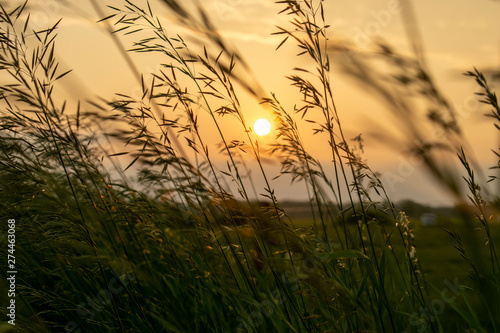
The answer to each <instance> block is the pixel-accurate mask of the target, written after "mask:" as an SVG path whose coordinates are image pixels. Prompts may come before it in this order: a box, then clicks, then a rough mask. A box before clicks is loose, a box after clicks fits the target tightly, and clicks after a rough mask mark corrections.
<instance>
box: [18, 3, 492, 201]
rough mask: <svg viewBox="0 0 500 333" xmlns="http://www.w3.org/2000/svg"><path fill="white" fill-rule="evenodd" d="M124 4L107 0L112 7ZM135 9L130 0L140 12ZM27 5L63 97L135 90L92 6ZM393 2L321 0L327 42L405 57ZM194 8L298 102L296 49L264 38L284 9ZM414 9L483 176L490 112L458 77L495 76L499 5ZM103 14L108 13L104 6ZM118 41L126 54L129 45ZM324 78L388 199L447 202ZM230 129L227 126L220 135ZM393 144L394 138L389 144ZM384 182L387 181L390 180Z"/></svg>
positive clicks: (347, 92)
mask: <svg viewBox="0 0 500 333" xmlns="http://www.w3.org/2000/svg"><path fill="white" fill-rule="evenodd" d="M123 2H124V1H121V0H109V1H106V3H107V4H110V5H114V6H119V5H120V4H121V3H123ZM143 2H144V1H137V3H138V4H139V3H143ZM14 3H15V1H14ZM29 3H30V5H31V6H33V10H34V11H35V14H36V15H32V20H33V21H34V23H33V24H34V25H39V26H42V25H44V24H48V23H50V22H55V21H57V19H58V18H60V17H63V21H62V24H61V27H60V30H59V36H58V40H57V43H56V46H57V52H58V53H57V54H58V57H59V60H61V62H62V65H63V66H65V67H67V68H72V69H73V72H72V73H71V75H70V76H69V77H68V78H65V79H64V80H65V81H64V86H65V88H66V89H67V90H68V92H69V93H70V94H73V95H75V94H76V95H78V96H79V97H80V98H81V99H85V98H91V97H92V96H95V95H99V96H102V97H106V98H109V97H110V96H112V94H113V93H116V92H121V93H125V94H137V88H138V85H137V82H136V81H135V79H134V76H133V75H132V74H131V73H130V71H129V70H128V68H127V66H126V63H125V62H124V61H123V59H122V57H121V55H120V53H119V52H118V51H117V49H116V47H115V46H114V45H113V43H112V40H111V39H110V37H109V35H108V34H107V33H106V32H105V30H104V25H103V24H102V23H100V24H96V23H95V22H96V21H97V20H98V19H99V18H100V17H99V15H98V14H96V13H95V11H94V9H93V7H92V6H91V3H90V1H88V0H85V1H81V2H80V3H78V4H72V5H71V6H76V7H71V6H67V5H65V3H66V2H65V1H56V0H50V1H42V0H38V1H33V0H32V1H30V2H29ZM68 3H69V2H68ZM395 3H397V1H396V0H370V1H368V0H360V1H350V2H346V1H328V0H327V1H325V2H324V4H325V16H326V21H327V23H328V24H330V25H331V27H330V28H329V35H328V37H329V39H330V40H331V41H332V42H335V41H337V40H349V41H351V43H353V44H354V45H355V46H356V47H358V48H360V49H363V48H365V47H367V45H368V40H369V39H371V38H378V37H382V38H384V40H386V41H388V42H389V43H390V44H391V45H393V46H394V48H395V49H396V50H400V51H401V52H403V53H410V47H409V43H408V39H407V37H406V35H405V32H404V26H403V22H402V17H401V14H400V13H399V12H397V11H395V10H394V8H395V7H394V6H395ZM151 4H152V6H153V9H156V13H157V15H159V16H160V17H162V18H165V19H166V20H168V18H169V17H170V14H169V13H168V11H167V10H166V8H165V7H164V6H162V5H161V4H160V1H151ZM202 5H203V6H204V8H205V9H206V11H207V12H208V13H209V14H210V15H211V18H212V20H213V22H214V23H215V24H216V26H217V27H218V28H219V31H220V33H221V35H222V36H224V37H225V38H227V39H228V40H229V41H230V42H231V43H232V44H233V45H234V46H235V47H236V48H237V49H238V50H239V51H240V53H241V54H242V55H244V57H245V59H246V61H247V63H248V64H249V65H250V68H252V70H253V74H254V75H255V77H256V78H257V80H258V81H259V82H260V83H261V85H262V86H263V88H264V90H265V91H267V92H274V93H276V95H277V96H278V98H280V99H281V100H283V101H284V104H285V105H286V106H287V107H290V108H291V107H292V106H293V104H294V103H299V102H300V100H299V98H297V94H296V92H295V90H294V89H293V88H292V87H290V84H289V81H288V80H287V79H286V78H285V76H286V75H289V74H291V73H292V68H293V67H296V66H298V65H301V62H303V60H301V59H300V58H297V57H296V53H297V52H296V51H297V49H296V48H294V47H293V46H291V43H290V45H287V44H289V43H287V44H285V46H284V47H282V48H280V49H279V50H277V51H276V50H275V49H276V46H277V45H278V44H279V43H280V41H281V37H280V36H273V35H271V33H273V32H276V31H277V29H276V26H279V25H283V26H285V25H287V20H288V18H287V17H286V15H278V14H277V13H278V12H279V10H280V9H282V7H281V6H280V5H277V4H274V2H273V1H265V0H253V1H248V0H205V1H203V2H202ZM412 5H413V7H414V11H415V16H416V19H417V23H418V27H419V31H420V34H421V38H422V41H423V47H424V50H425V54H426V58H427V62H428V65H429V68H430V70H431V72H432V74H433V75H434V78H435V80H436V82H437V84H438V86H439V87H440V88H442V90H443V93H444V94H445V96H447V97H448V99H449V101H450V102H451V104H452V105H453V106H455V108H456V109H457V110H458V115H459V122H460V123H461V125H462V126H463V128H464V132H465V135H466V137H467V139H468V141H469V143H470V145H471V146H472V147H474V148H475V149H474V151H475V155H476V158H477V160H478V161H479V163H480V164H481V165H482V166H483V167H484V169H485V171H487V170H486V168H487V166H492V165H494V164H495V162H496V161H495V158H494V155H493V153H492V152H491V149H492V148H494V147H498V146H497V145H498V143H499V136H498V133H497V131H495V129H494V127H493V124H492V123H491V122H488V121H487V119H486V117H484V114H485V113H486V112H487V111H488V109H487V108H485V107H483V106H481V105H479V103H477V102H476V99H475V97H474V92H477V91H478V90H477V87H476V85H475V83H474V81H473V80H472V79H471V78H466V77H463V76H462V75H461V73H463V72H465V71H467V70H471V69H472V68H473V67H477V68H479V69H500V26H499V24H498V22H499V21H498V17H500V2H496V1H489V0H476V1H472V0H439V1H436V0H434V1H431V0H421V1H412ZM102 7H104V6H102ZM103 10H105V12H106V13H109V11H107V10H106V9H105V8H103ZM179 31H182V30H179ZM123 41H124V44H125V45H126V46H130V41H131V39H130V38H124V39H123ZM134 60H135V61H136V64H137V67H138V69H139V70H140V71H141V72H143V73H149V72H151V71H153V72H156V71H157V70H158V69H159V66H158V64H159V63H161V61H162V59H161V58H159V57H155V56H148V57H145V56H134ZM331 78H332V86H333V90H334V91H333V94H334V98H335V99H336V104H337V107H338V109H339V112H340V116H341V119H342V121H343V126H344V129H345V131H346V136H347V137H348V138H352V137H355V136H357V135H358V134H360V133H362V134H363V136H364V138H365V141H366V145H365V155H364V156H365V158H366V159H367V161H368V163H369V165H370V166H371V167H372V169H373V170H375V171H378V172H380V173H381V174H382V175H384V174H385V175H386V176H387V175H389V178H387V180H388V182H389V184H388V188H389V195H390V196H391V197H394V198H397V199H395V200H396V201H397V200H399V199H413V200H417V201H420V202H423V203H426V204H436V205H437V204H447V203H450V202H451V201H450V199H449V197H448V196H447V194H446V193H444V192H442V191H441V190H440V189H439V188H438V187H437V186H434V185H433V184H434V181H433V180H432V179H430V178H429V177H428V176H426V173H425V172H424V171H422V170H420V169H419V168H418V166H417V165H412V164H411V163H410V162H408V161H409V159H408V158H407V157H405V155H404V154H403V152H402V151H401V150H399V149H392V148H393V147H388V146H394V147H395V146H397V145H396V144H394V145H391V144H389V145H388V144H387V142H381V141H378V140H376V139H375V138H374V137H375V136H376V135H377V134H380V133H378V132H383V133H389V132H391V131H394V132H397V123H396V122H394V121H393V119H391V116H390V114H389V112H388V111H387V110H384V106H383V104H381V103H380V102H379V101H378V100H377V99H375V98H374V97H371V96H370V95H369V94H368V93H367V92H365V91H363V90H362V89H361V90H360V87H359V86H357V85H355V84H353V83H352V82H351V80H349V78H348V77H346V76H344V75H342V73H341V71H340V69H339V68H338V67H337V66H336V64H335V63H334V62H333V63H332V75H331ZM291 96H293V98H290V97H291ZM242 102H243V108H244V109H245V110H244V112H245V116H246V117H247V118H248V122H249V123H253V121H255V120H256V119H258V118H260V117H268V115H266V111H265V110H264V109H262V108H260V107H259V106H258V104H257V103H256V102H255V101H252V100H251V99H250V98H249V97H243V98H242ZM232 128H233V126H229V128H228V130H232ZM305 129H307V128H305ZM270 137H271V135H270V136H269V137H267V138H266V139H262V140H263V142H264V143H265V142H267V143H269V142H272V139H270ZM397 138H398V136H397V135H395V136H394V140H398V139H397ZM304 140H305V141H306V146H308V147H309V148H310V149H311V151H310V152H311V153H312V154H313V155H315V157H317V158H319V159H321V160H322V161H323V162H325V163H328V162H329V160H330V158H329V157H328V156H327V154H326V153H325V151H326V150H327V147H326V146H322V145H320V144H318V140H319V141H321V140H322V139H318V138H317V137H314V136H312V135H306V136H305V138H304ZM216 141H217V139H216V138H214V142H216ZM323 141H324V139H323ZM267 167H268V168H269V170H270V173H271V174H272V175H274V174H277V173H278V172H279V165H278V164H277V163H272V162H270V164H269V165H268V166H267ZM391 174H392V175H393V176H394V177H392V178H391ZM271 178H272V177H271ZM382 179H384V178H383V177H382ZM257 182H258V181H257ZM289 183H290V180H289V178H284V179H278V180H277V181H275V183H274V187H275V188H276V192H277V195H278V197H280V196H281V197H282V198H285V199H294V198H300V199H305V198H306V195H305V190H304V187H303V186H302V187H301V186H295V187H294V188H293V190H290V187H289V186H288V184H289Z"/></svg>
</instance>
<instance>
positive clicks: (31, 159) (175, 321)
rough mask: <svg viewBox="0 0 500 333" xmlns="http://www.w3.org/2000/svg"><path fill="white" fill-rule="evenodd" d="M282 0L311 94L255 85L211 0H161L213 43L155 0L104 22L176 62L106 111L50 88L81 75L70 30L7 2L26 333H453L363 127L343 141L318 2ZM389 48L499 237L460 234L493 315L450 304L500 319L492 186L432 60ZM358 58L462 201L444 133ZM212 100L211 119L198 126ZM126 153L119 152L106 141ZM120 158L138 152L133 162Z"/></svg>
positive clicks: (478, 325) (7, 205) (6, 61)
mask: <svg viewBox="0 0 500 333" xmlns="http://www.w3.org/2000/svg"><path fill="white" fill-rule="evenodd" d="M278 4H279V5H280V6H282V8H283V10H282V14H287V15H288V16H289V17H290V22H289V25H288V26H284V27H280V28H279V30H278V31H277V34H278V35H282V36H283V38H284V39H283V42H282V43H280V44H279V45H278V47H281V45H283V44H284V43H285V42H290V41H294V42H295V43H296V45H297V46H298V48H299V49H300V50H301V53H300V54H299V56H300V57H307V58H308V59H309V60H310V63H312V65H311V66H310V67H307V68H306V67H303V68H296V69H295V71H294V73H293V74H291V75H290V76H289V77H288V78H289V80H290V83H291V85H292V86H294V87H296V88H297V91H298V92H299V93H300V94H299V95H300V96H302V98H301V99H300V100H298V101H297V103H296V107H295V108H294V109H292V110H287V109H286V108H285V107H284V106H283V104H282V103H280V98H279V96H277V95H276V94H274V93H272V92H270V93H265V92H264V91H263V89H262V88H261V87H260V85H259V84H258V83H257V82H256V81H255V80H253V79H252V76H251V73H250V68H249V67H248V65H246V64H245V62H244V60H243V57H242V56H241V55H239V54H238V52H237V51H236V50H234V49H233V48H231V47H230V46H229V45H228V44H227V43H226V42H225V41H224V39H223V37H222V36H221V35H219V34H218V32H217V30H216V29H215V27H214V25H213V23H212V22H211V21H210V19H209V16H208V15H207V14H206V12H205V11H204V10H203V9H202V8H201V7H199V8H197V10H198V11H197V12H191V11H189V10H187V9H186V8H185V7H184V6H183V5H182V4H181V3H180V2H177V1H174V0H172V1H165V5H166V6H167V7H168V8H169V10H170V11H171V13H172V14H174V15H175V17H176V18H177V23H178V24H180V25H181V26H183V27H185V28H188V29H189V30H191V31H194V32H195V33H197V34H198V36H201V37H199V39H200V40H201V41H202V44H199V43H197V42H194V43H192V44H190V43H188V42H186V40H187V39H186V40H185V39H183V37H182V36H179V35H174V36H173V35H171V34H170V33H169V30H168V29H167V28H166V27H165V26H164V24H163V23H162V21H161V20H160V19H159V18H158V17H157V16H155V13H154V11H153V10H152V9H151V7H150V6H149V4H147V5H146V6H145V7H144V8H142V7H140V6H139V5H137V4H136V3H133V2H131V1H125V2H124V3H123V6H122V7H110V10H112V14H111V15H109V16H107V17H105V18H103V20H104V21H107V22H111V23H113V25H114V27H115V31H114V33H115V34H119V33H124V34H128V35H133V36H134V35H135V36H136V38H137V39H136V41H135V42H134V44H133V45H132V46H131V47H130V51H131V52H138V53H146V54H148V53H159V54H161V55H162V56H163V58H164V60H163V62H162V64H161V65H162V68H163V69H162V70H161V71H159V72H158V73H153V76H152V79H151V80H150V82H146V81H145V80H144V79H143V78H141V87H142V92H143V94H142V97H141V98H140V99H135V98H133V97H131V96H127V95H125V94H121V93H118V94H117V95H116V98H115V99H114V100H112V101H107V102H102V101H93V102H92V104H91V105H92V110H90V109H89V110H84V109H82V108H81V107H80V105H78V108H77V110H71V111H69V110H66V104H65V103H57V102H56V99H55V98H54V94H56V90H57V88H58V86H57V83H56V82H57V81H59V80H62V79H63V78H64V76H66V75H67V74H68V73H69V72H67V71H61V70H60V69H59V66H58V63H57V59H56V58H55V56H54V48H55V40H56V29H57V25H58V24H55V25H54V26H52V27H50V28H49V29H46V30H42V31H30V30H29V24H28V23H29V22H28V21H29V15H25V14H23V11H25V6H20V7H18V8H16V9H14V10H11V11H10V12H8V11H7V10H6V9H5V8H4V6H1V8H2V13H1V14H0V23H1V28H0V29H1V30H0V37H1V39H0V41H1V45H2V49H1V52H0V66H1V67H0V68H1V70H2V73H5V75H6V77H7V76H8V79H7V80H9V81H8V82H7V83H3V84H2V86H1V88H0V93H1V97H2V102H1V103H2V114H1V126H2V127H1V128H2V135H1V137H0V144H1V145H2V149H1V152H2V159H1V160H2V161H1V162H0V174H1V179H2V182H1V185H0V192H1V198H2V200H1V205H2V213H1V215H2V219H9V218H15V219H16V220H17V221H18V239H19V242H18V245H17V249H18V251H17V252H16V255H17V261H18V262H19V264H18V266H19V271H20V274H19V276H20V280H19V282H18V288H19V298H20V299H21V302H20V305H19V307H18V321H17V325H16V326H15V327H11V329H12V330H13V331H20V332H52V331H66V332H108V331H120V332H122V331H123V332H212V331H213V332H234V331H236V332H256V331H258V332H261V331H262V332H267V331H269V332H275V331H277V332H325V331H329V332H346V331H356V332H362V331H376V332H383V331H388V332H402V331H407V330H409V331H422V330H421V329H422V328H424V329H425V330H426V331H431V332H437V331H443V328H442V324H441V323H440V318H439V317H434V316H432V314H430V313H428V312H427V313H426V312H422V310H421V309H422V308H424V307H426V306H427V305H428V304H429V301H430V299H429V296H428V291H427V288H426V287H425V281H424V278H423V275H422V273H421V268H420V262H419V261H418V260H417V256H416V253H418V251H417V252H416V250H415V239H414V237H413V235H412V226H411V222H409V220H408V218H407V217H406V215H405V214H404V213H403V212H399V211H398V210H397V209H396V208H395V206H394V204H393V203H392V201H391V199H390V198H389V196H388V195H387V192H386V191H385V189H384V186H383V184H382V182H381V180H380V178H379V177H378V175H377V174H376V173H375V172H373V171H372V170H371V169H370V167H369V166H368V165H367V163H366V162H365V161H364V160H363V157H362V154H361V151H362V145H363V141H362V139H361V136H359V137H357V138H355V139H354V141H352V140H350V139H349V138H346V137H345V135H344V131H343V126H342V121H341V111H340V110H337V108H336V105H335V94H334V92H333V89H332V87H331V83H330V77H331V73H330V69H331V64H330V58H329V54H330V52H331V47H330V45H329V44H328V43H329V42H328V39H327V23H326V22H325V19H324V15H323V12H324V9H323V3H322V2H317V1H312V0H306V1H300V2H299V1H278ZM384 50H385V51H386V52H385V53H378V56H380V54H382V55H383V58H384V59H385V60H388V61H390V62H391V64H392V66H393V67H392V68H394V70H396V71H397V70H401V71H405V72H407V73H415V75H414V77H413V76H410V79H411V80H410V82H412V84H414V85H415V86H418V87H419V88H423V89H424V90H425V91H426V92H427V93H426V94H425V97H426V98H427V100H428V101H429V102H430V103H432V105H433V107H435V108H433V109H432V110H438V111H439V112H442V113H439V112H438V111H435V112H434V113H433V114H432V116H430V119H431V120H432V121H433V122H434V123H435V124H436V125H437V126H442V127H443V128H445V130H446V133H447V135H446V137H445V138H444V139H445V140H446V142H445V144H446V145H447V147H448V146H449V147H451V148H453V149H455V150H456V151H457V153H458V154H459V160H460V161H461V162H462V164H463V165H464V167H465V169H466V172H467V176H466V183H467V185H468V186H469V189H470V191H471V195H470V198H471V200H472V201H473V204H474V209H475V213H476V216H477V218H478V220H479V222H480V223H481V226H482V227H483V229H484V231H485V232H486V235H487V237H488V239H489V240H490V242H489V244H488V247H489V254H490V258H488V259H489V260H488V262H489V263H488V264H486V263H483V260H482V258H481V257H480V256H477V255H476V256H474V255H471V256H469V255H467V253H468V252H467V251H469V250H470V251H474V250H475V249H477V248H478V247H480V246H482V245H480V244H479V243H477V241H476V240H475V239H473V237H471V239H470V240H468V243H467V244H466V246H468V247H469V248H468V249H466V248H465V247H464V246H463V244H462V243H461V238H460V236H459V235H458V234H456V233H454V232H451V234H452V235H453V236H454V237H455V240H457V242H458V243H457V245H456V246H457V248H459V249H460V250H461V251H462V253H463V254H464V257H465V259H466V260H468V262H469V263H470V264H471V267H472V268H473V278H474V279H475V281H476V282H477V283H478V289H477V292H478V294H480V295H481V296H482V297H483V299H484V305H485V309H487V310H486V313H487V314H488V316H487V317H486V319H484V318H485V317H484V316H481V315H479V310H478V309H475V308H474V307H473V306H470V307H469V308H468V309H464V308H462V307H461V305H460V304H453V308H454V309H455V310H456V311H457V312H458V313H459V315H460V316H461V317H462V319H463V322H462V323H460V328H461V329H463V330H466V329H475V330H476V331H478V332H479V331H486V330H488V331H497V330H498V319H497V318H496V316H495V314H496V313H498V311H497V310H498V297H497V296H498V293H499V288H498V286H499V283H498V270H499V268H500V267H499V266H498V259H497V256H496V251H495V247H494V243H493V242H492V241H491V233H490V231H489V223H490V221H489V220H488V218H486V214H485V213H486V208H487V203H489V201H487V200H489V199H485V198H483V195H482V193H481V191H480V188H479V186H478V185H477V183H476V180H475V178H474V172H473V168H472V167H471V166H470V164H469V162H468V157H467V154H466V153H465V150H464V149H462V145H461V144H460V142H461V141H460V130H459V129H458V127H456V124H455V123H454V122H453V110H451V109H450V108H449V107H448V104H447V103H446V101H445V100H444V98H443V97H442V96H441V94H440V93H439V92H438V90H437V89H436V88H435V86H434V85H433V83H432V80H431V79H430V76H429V75H427V74H426V73H427V71H426V70H425V68H424V66H423V65H422V63H421V62H419V60H418V57H416V59H403V58H402V57H400V56H398V55H397V54H395V53H393V52H389V51H388V50H389V49H388V48H385V49H384ZM352 60H353V61H351V62H350V66H351V67H348V66H346V70H347V71H349V70H350V73H353V74H354V76H356V77H358V78H362V79H363V80H364V81H365V82H368V83H370V84H371V87H372V88H373V89H374V91H376V92H378V93H380V94H381V95H382V96H383V97H384V98H386V100H387V101H388V103H389V104H391V103H392V105H393V106H394V110H397V111H398V112H401V114H403V115H404V116H402V119H403V123H404V124H405V126H408V127H409V129H410V131H409V133H411V134H412V135H414V136H415V137H414V138H416V139H417V140H415V141H414V142H416V143H417V146H416V147H414V148H415V149H416V150H418V151H419V153H420V154H421V156H422V158H423V160H424V161H425V164H426V166H427V167H428V169H429V170H430V172H431V173H432V174H434V175H435V176H436V178H437V179H439V180H440V181H441V182H442V183H443V186H446V187H447V188H449V190H450V191H451V192H452V193H454V194H455V195H456V197H457V200H459V202H460V203H464V202H463V199H462V197H463V196H462V193H461V192H460V186H459V185H458V184H457V183H455V179H450V178H449V177H448V176H447V173H446V171H445V170H443V167H442V166H441V165H440V164H439V162H438V160H436V159H435V156H434V155H432V153H431V148H433V145H431V144H430V143H427V142H425V140H423V139H422V140H420V139H421V137H420V134H421V133H420V131H419V128H418V126H416V125H413V124H414V123H413V122H412V119H411V115H412V113H413V112H414V111H413V110H411V109H410V106H409V103H408V102H407V101H404V100H403V99H400V98H398V97H397V96H394V95H392V94H391V93H390V92H389V91H390V90H389V89H387V87H382V86H380V85H379V84H378V82H379V81H378V80H383V79H384V77H383V75H382V74H379V75H380V77H378V76H377V75H378V74H377V75H376V74H375V73H373V72H371V71H370V70H369V67H368V65H366V66H365V64H364V63H363V62H362V60H361V59H358V58H357V57H353V59H352ZM404 66H407V67H404ZM354 69H356V70H357V71H354ZM368 75H370V77H368ZM469 75H472V76H475V77H476V79H477V81H478V83H479V84H480V85H481V87H483V88H484V90H485V93H484V95H483V97H484V98H485V102H486V103H488V104H490V105H491V106H492V107H493V108H494V112H493V113H492V115H493V117H494V118H495V120H498V114H499V110H498V102H497V101H496V96H495V95H494V93H493V92H492V91H491V89H489V87H488V85H487V82H486V80H485V79H484V77H483V76H481V74H480V73H479V72H474V73H469ZM367 78H369V80H367ZM400 84H401V83H400ZM402 88H404V89H410V90H411V89H415V87H413V86H410V85H408V86H404V85H402ZM419 90H420V91H422V89H419ZM245 91H246V93H249V94H250V95H252V96H253V97H255V98H256V99H257V101H258V102H260V103H261V104H262V105H263V106H264V107H266V108H267V109H268V110H269V111H270V112H271V113H272V114H273V115H274V116H275V118H276V122H277V135H276V141H275V143H273V144H271V145H270V146H268V147H262V144H259V140H258V139H257V138H256V136H255V134H254V133H253V131H252V129H251V127H250V126H249V124H248V123H247V121H246V119H245V117H244V112H243V109H244V106H243V105H241V104H240V102H239V96H240V94H241V93H244V92H245ZM402 106H404V108H401V107H402ZM403 111H404V112H403ZM201 113H203V114H204V115H208V119H209V120H210V122H211V123H210V124H206V123H201V122H200V121H199V118H200V117H199V116H200V115H201ZM311 113H314V114H315V115H318V116H317V117H314V119H321V120H317V121H316V122H315V123H314V126H315V128H314V129H313V131H314V134H315V135H317V136H318V138H322V139H323V140H324V141H326V142H327V146H326V147H327V149H328V152H329V154H330V156H329V158H330V159H331V160H332V165H331V166H324V165H322V163H321V161H320V159H319V158H317V157H314V156H312V155H310V154H309V153H308V151H307V148H306V146H305V144H304V141H303V136H305V135H306V134H304V133H303V131H301V130H299V128H301V123H300V122H301V121H302V120H298V119H303V118H304V116H305V115H306V114H311ZM296 116H299V117H296ZM227 117H233V118H235V119H236V120H237V121H238V123H239V124H240V125H241V133H244V135H243V139H242V138H241V137H238V138H232V137H230V136H228V135H227V134H226V133H224V131H223V128H224V126H223V123H224V121H226V119H227ZM204 127H210V128H213V129H215V135H217V137H218V138H219V140H220V142H221V145H220V148H217V147H212V146H210V145H209V144H208V143H207V141H206V137H205V135H206V132H204V131H203V128H204ZM307 135H309V134H307ZM325 138H326V140H325ZM414 138H412V139H414ZM179 142H180V143H179ZM352 142H354V143H352ZM107 143H111V145H109V144H107ZM443 144H444V143H443ZM436 146H438V145H436ZM114 147H123V151H120V152H117V153H116V152H112V149H114ZM185 149H187V151H188V153H186V151H185ZM219 149H220V150H219ZM266 151H268V152H269V153H270V154H273V156H275V157H276V158H277V159H279V160H280V161H281V165H282V170H281V172H282V174H283V175H290V176H291V179H292V181H294V182H295V181H296V182H302V183H303V185H301V186H305V187H306V189H307V193H308V194H309V201H310V206H311V214H312V215H313V217H314V221H313V226H310V227H309V226H306V227H297V226H296V225H295V223H294V221H293V220H292V219H290V217H288V216H287V212H286V211H285V210H284V209H283V207H282V206H281V205H280V202H279V200H278V198H277V197H276V195H275V191H274V189H273V185H272V184H273V182H272V179H271V176H270V174H269V173H268V171H267V170H266V168H265V163H264V160H263V159H264V157H265V155H263V154H265V153H266ZM219 153H222V154H221V155H223V156H225V157H227V163H226V165H225V166H224V169H221V168H220V165H219V164H218V163H216V162H215V160H214V158H213V156H214V155H215V154H219ZM188 154H189V155H188ZM190 156H194V158H190ZM250 158H251V159H253V160H254V161H255V162H256V164H257V166H258V170H259V172H260V173H261V177H262V179H264V182H265V187H264V188H263V189H262V190H263V191H264V193H263V194H262V195H261V197H260V198H257V200H256V199H255V198H253V196H252V194H251V193H250V190H251V187H252V185H253V183H252V179H251V178H249V177H248V170H247V169H246V164H245V160H248V159H250ZM117 159H120V160H125V161H127V166H126V167H125V168H123V169H122V168H121V167H119V163H115V161H116V160H117ZM129 169H130V170H135V171H136V172H137V177H136V179H134V180H132V181H131V180H129V179H128V177H127V176H125V171H126V170H129ZM228 183H231V184H234V185H235V186H229V185H228ZM262 190H261V191H262ZM497 202H498V201H497ZM461 207H463V208H461V209H462V210H461V212H462V215H463V219H464V223H465V225H466V226H467V227H470V228H474V226H473V221H472V219H473V215H472V214H473V211H471V210H470V208H469V205H465V204H463V205H462V206H461ZM386 221H389V222H386ZM2 251H3V250H2ZM478 253H479V252H478ZM3 265H4V264H2V274H4V273H3V272H6V269H4V268H5V267H4V266H3ZM4 281H5V280H4ZM462 293H463V294H464V298H466V299H467V295H466V292H465V291H462ZM2 297H5V296H2ZM467 304H470V303H467ZM3 311H5V310H3ZM415 318H417V323H418V325H415Z"/></svg>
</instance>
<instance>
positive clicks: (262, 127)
mask: <svg viewBox="0 0 500 333" xmlns="http://www.w3.org/2000/svg"><path fill="white" fill-rule="evenodd" d="M253 130H254V131H255V133H257V135H260V136H264V135H266V134H268V133H269V132H270V131H271V123H270V122H269V121H267V120H266V119H259V120H257V121H256V122H255V124H254V125H253Z"/></svg>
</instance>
